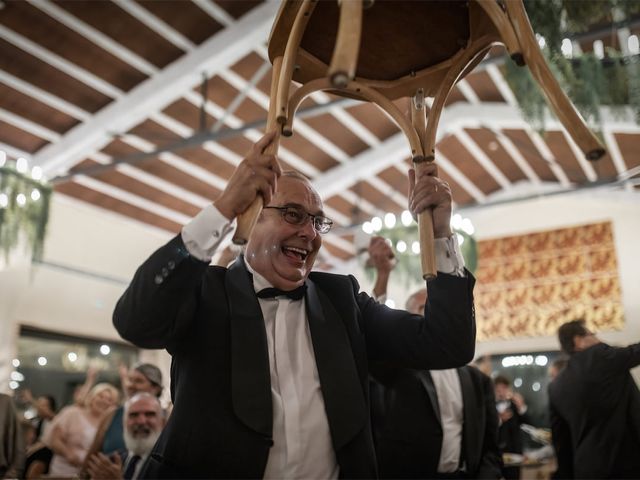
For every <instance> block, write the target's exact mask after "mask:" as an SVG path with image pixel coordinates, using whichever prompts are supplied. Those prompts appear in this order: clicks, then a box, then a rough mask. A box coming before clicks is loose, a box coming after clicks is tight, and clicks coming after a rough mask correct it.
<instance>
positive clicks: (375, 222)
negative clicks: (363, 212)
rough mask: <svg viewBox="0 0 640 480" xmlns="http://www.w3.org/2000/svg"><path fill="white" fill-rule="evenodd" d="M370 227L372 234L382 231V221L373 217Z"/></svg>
mask: <svg viewBox="0 0 640 480" xmlns="http://www.w3.org/2000/svg"><path fill="white" fill-rule="evenodd" d="M371 226H372V227H373V231H374V232H379V231H380V230H382V219H381V218H380V217H373V218H372V219H371Z"/></svg>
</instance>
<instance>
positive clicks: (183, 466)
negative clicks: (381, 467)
mask: <svg viewBox="0 0 640 480" xmlns="http://www.w3.org/2000/svg"><path fill="white" fill-rule="evenodd" d="M473 283H474V280H473V278H472V277H471V275H470V274H468V277H466V278H462V277H455V276H450V275H444V274H440V275H438V278H437V279H436V280H434V281H431V282H429V285H428V288H429V303H428V304H427V306H426V307H425V312H426V318H428V319H429V320H428V321H425V320H424V318H423V317H421V316H419V315H411V314H409V313H407V312H404V311H400V310H392V309H390V308H387V307H385V306H383V305H379V304H378V303H377V302H375V301H374V300H373V299H371V298H370V297H369V296H367V295H366V294H364V293H359V287H358V284H357V282H356V280H355V279H354V278H353V277H351V276H342V275H332V274H326V273H315V272H314V273H312V274H311V275H310V276H309V278H308V279H307V285H308V288H307V293H306V295H305V303H306V311H307V316H308V322H309V329H310V332H311V339H312V343H313V349H314V353H315V357H316V364H317V368H318V374H319V377H320V384H321V387H322V394H323V397H324V403H325V409H326V413H327V419H328V422H329V428H330V432H331V439H332V443H333V447H334V450H335V453H336V457H337V461H338V464H339V466H340V476H341V477H343V478H349V477H351V478H357V477H360V478H362V477H366V478H372V477H375V476H376V463H375V455H374V449H373V442H372V438H371V424H370V421H369V406H368V400H369V398H368V397H369V391H368V362H369V361H370V360H380V361H388V362H394V363H397V364H399V365H406V366H409V367H414V368H449V367H455V366H460V365H462V364H464V363H466V362H468V361H469V360H470V359H471V358H472V356H473V351H474V342H475V323H474V317H473V296H472V291H473ZM114 325H115V326H116V328H117V330H118V332H119V333H120V334H121V335H122V337H123V338H125V339H127V340H130V341H131V342H133V343H134V344H136V345H138V346H140V347H143V348H166V349H167V350H168V351H169V353H170V354H171V355H172V365H171V394H172V399H173V402H174V408H173V411H172V414H171V416H170V418H169V421H168V423H167V425H166V427H165V429H164V431H163V433H162V435H161V437H160V439H159V440H158V443H157V444H156V446H155V447H154V450H153V452H152V454H151V455H150V457H149V459H148V460H147V463H146V465H145V472H143V473H144V474H145V475H146V476H148V477H155V478H185V477H198V478H221V477H222V478H239V477H241V478H260V477H262V475H263V472H264V469H265V466H266V463H267V458H268V455H269V448H270V447H271V445H272V444H273V440H272V405H271V385H270V373H269V359H268V350H267V340H266V332H265V326H264V320H263V317H262V312H261V310H260V305H259V303H258V300H257V298H256V294H255V292H254V289H253V284H252V280H251V277H250V275H249V273H248V271H247V270H246V268H245V266H244V262H243V261H242V260H241V259H240V260H238V261H236V262H235V263H234V264H233V265H232V266H231V267H230V268H229V269H226V268H222V267H210V266H208V265H207V264H206V263H204V262H201V261H198V260H196V259H194V258H193V257H191V256H189V254H188V253H187V251H186V248H185V246H184V244H183V243H182V240H181V239H180V236H178V237H176V238H174V239H173V240H172V241H171V242H169V243H168V244H167V245H165V246H164V247H161V248H160V249H159V250H158V251H156V252H155V253H154V254H153V255H152V256H151V257H150V258H149V259H148V260H147V261H146V262H145V263H144V264H143V265H142V266H141V267H140V268H139V269H138V271H137V272H136V274H135V276H134V279H133V281H132V283H131V285H130V286H129V287H128V289H127V290H126V292H125V293H124V295H123V296H122V298H121V299H120V300H119V302H118V304H117V306H116V309H115V312H114Z"/></svg>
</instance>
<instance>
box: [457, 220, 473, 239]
mask: <svg viewBox="0 0 640 480" xmlns="http://www.w3.org/2000/svg"><path fill="white" fill-rule="evenodd" d="M460 229H461V230H462V231H464V232H465V233H467V234H469V235H473V232H475V231H476V229H475V228H473V224H472V223H471V220H469V219H468V218H464V219H463V220H462V223H461V224H460Z"/></svg>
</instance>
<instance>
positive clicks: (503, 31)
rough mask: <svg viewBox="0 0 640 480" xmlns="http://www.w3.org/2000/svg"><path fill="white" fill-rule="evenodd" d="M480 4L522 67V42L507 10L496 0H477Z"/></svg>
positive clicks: (510, 53)
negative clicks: (517, 36)
mask: <svg viewBox="0 0 640 480" xmlns="http://www.w3.org/2000/svg"><path fill="white" fill-rule="evenodd" d="M477 3H478V5H479V6H480V7H481V8H482V9H483V10H484V12H485V13H486V14H487V16H488V17H489V19H491V22H492V23H493V25H494V27H495V28H496V30H497V31H498V33H499V34H500V38H501V41H502V43H504V45H505V47H507V51H508V52H509V55H511V59H512V60H513V61H514V62H515V63H516V64H517V65H518V66H520V67H522V66H523V65H524V58H523V56H522V52H521V51H520V50H521V47H520V43H519V42H518V39H517V38H516V33H515V31H514V30H513V27H512V26H511V23H510V22H509V17H508V16H507V14H506V12H505V11H504V10H503V9H502V8H501V7H500V5H499V4H498V2H496V0H477Z"/></svg>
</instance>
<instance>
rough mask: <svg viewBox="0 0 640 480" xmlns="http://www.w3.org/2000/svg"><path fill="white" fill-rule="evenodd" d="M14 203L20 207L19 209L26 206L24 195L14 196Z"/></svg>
mask: <svg viewBox="0 0 640 480" xmlns="http://www.w3.org/2000/svg"><path fill="white" fill-rule="evenodd" d="M16 202H17V203H18V205H20V206H21V207H24V206H25V205H26V204H27V196H26V195H25V194H24V193H19V194H18V195H17V196H16Z"/></svg>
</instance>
